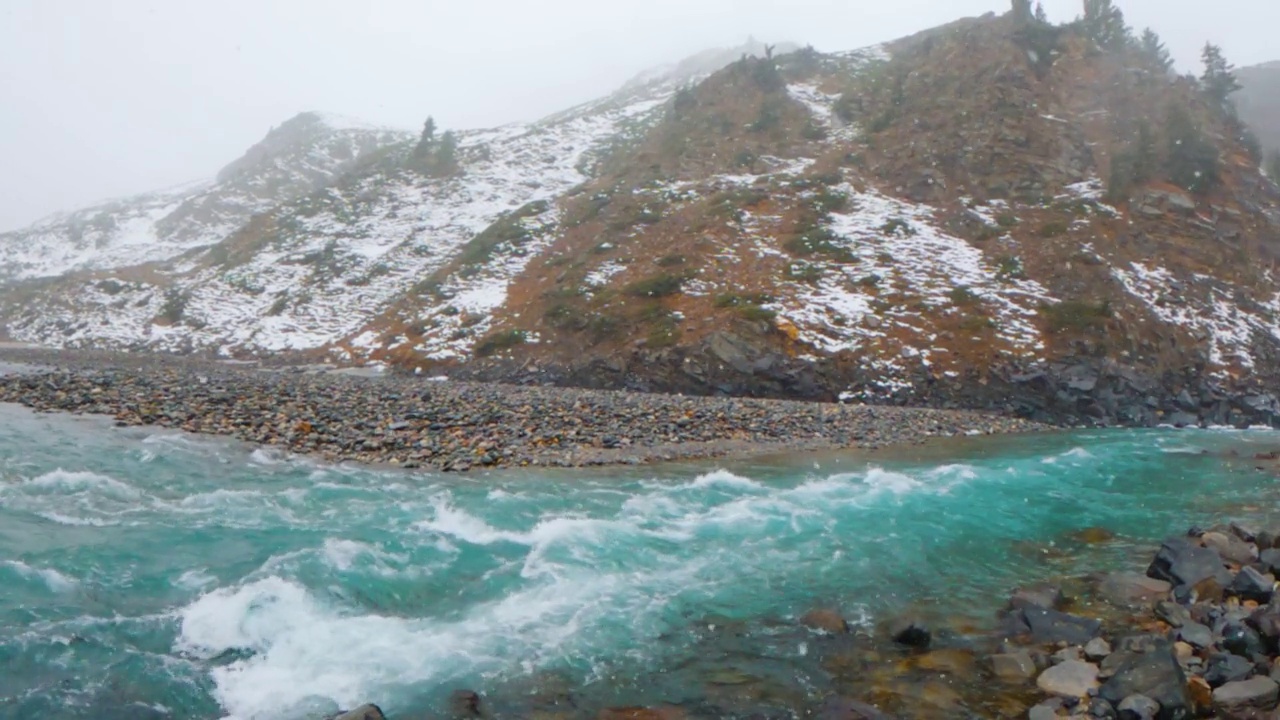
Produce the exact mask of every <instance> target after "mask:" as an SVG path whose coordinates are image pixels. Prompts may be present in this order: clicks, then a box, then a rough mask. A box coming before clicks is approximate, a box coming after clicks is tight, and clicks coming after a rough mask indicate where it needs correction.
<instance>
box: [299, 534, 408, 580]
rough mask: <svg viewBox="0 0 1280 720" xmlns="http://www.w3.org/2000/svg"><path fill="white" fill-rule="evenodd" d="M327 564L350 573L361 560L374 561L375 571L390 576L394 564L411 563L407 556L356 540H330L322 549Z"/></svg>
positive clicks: (321, 552)
mask: <svg viewBox="0 0 1280 720" xmlns="http://www.w3.org/2000/svg"><path fill="white" fill-rule="evenodd" d="M320 554H321V556H322V557H323V558H324V561H325V564H327V565H328V566H329V567H331V568H333V569H334V570H337V571H339V572H348V571H350V570H351V569H352V568H354V567H355V566H356V564H357V561H358V560H360V559H361V558H368V559H369V560H370V561H372V563H373V565H374V569H375V570H377V571H379V573H380V574H390V573H392V572H394V569H393V568H392V567H390V566H391V565H392V564H398V565H404V564H406V563H408V562H409V557H408V556H407V555H401V554H398V553H391V552H387V551H385V550H383V549H381V548H379V547H377V546H374V545H370V544H368V543H363V542H358V541H356V540H342V539H339V538H328V539H326V540H325V541H324V545H322V546H321V548H320Z"/></svg>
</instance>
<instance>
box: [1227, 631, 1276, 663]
mask: <svg viewBox="0 0 1280 720" xmlns="http://www.w3.org/2000/svg"><path fill="white" fill-rule="evenodd" d="M1222 647H1223V649H1225V650H1226V651H1227V652H1229V653H1235V654H1236V655H1239V656H1240V657H1245V658H1249V659H1251V660H1252V659H1254V658H1255V657H1258V656H1260V655H1263V654H1265V653H1266V651H1267V644H1266V642H1265V641H1264V640H1263V638H1262V635H1261V634H1260V633H1258V631H1256V630H1254V629H1253V628H1252V627H1250V626H1249V625H1248V624H1246V623H1244V622H1228V623H1225V624H1223V626H1222Z"/></svg>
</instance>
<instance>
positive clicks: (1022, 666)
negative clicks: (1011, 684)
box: [991, 650, 1036, 681]
mask: <svg viewBox="0 0 1280 720" xmlns="http://www.w3.org/2000/svg"><path fill="white" fill-rule="evenodd" d="M991 672H992V673H994V674H995V676H996V677H997V678H1000V679H1001V680H1014V681H1022V680H1030V679H1031V678H1033V677H1035V674H1036V661H1035V660H1033V659H1032V657H1031V653H1029V652H1027V651H1025V650H1023V651H1019V652H1013V653H1000V654H997V655H992V656H991Z"/></svg>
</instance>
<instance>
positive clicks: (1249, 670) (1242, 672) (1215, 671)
mask: <svg viewBox="0 0 1280 720" xmlns="http://www.w3.org/2000/svg"><path fill="white" fill-rule="evenodd" d="M1250 675H1253V663H1252V662H1250V661H1248V660H1246V659H1244V658H1243V657H1240V656H1239V655H1235V654H1233V653H1218V654H1217V655H1214V656H1213V657H1211V658H1209V664H1208V666H1207V667H1206V668H1205V671H1204V679H1205V682H1207V683H1209V687H1215V688H1216V687H1221V686H1223V685H1226V684H1227V683H1229V682H1238V681H1240V680H1247V679H1249V676H1250Z"/></svg>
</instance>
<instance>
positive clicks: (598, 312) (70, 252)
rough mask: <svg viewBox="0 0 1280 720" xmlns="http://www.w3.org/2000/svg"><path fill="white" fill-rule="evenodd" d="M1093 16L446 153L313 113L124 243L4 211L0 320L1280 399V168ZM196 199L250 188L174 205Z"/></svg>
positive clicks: (739, 385) (612, 375)
mask: <svg viewBox="0 0 1280 720" xmlns="http://www.w3.org/2000/svg"><path fill="white" fill-rule="evenodd" d="M1080 32H1081V29H1080V28H1079V27H1078V26H1066V27H1053V26H1049V25H1042V24H1038V23H1032V24H1027V23H1026V22H1020V21H1019V20H1017V19H1015V18H1013V17H1011V16H1003V17H998V16H995V15H987V16H984V17H982V18H972V19H966V20H962V21H958V22H956V23H952V24H950V25H947V26H944V27H941V28H936V29H933V30H930V31H927V32H923V33H920V34H917V35H914V36H911V37H908V38H904V39H901V40H898V41H895V42H892V43H889V44H887V45H885V46H883V47H876V48H871V49H866V50H861V51H854V52H847V53H834V54H822V53H818V52H815V51H813V50H812V49H804V50H796V51H794V52H790V53H786V54H783V55H781V56H777V52H776V51H775V53H774V54H775V57H772V58H766V57H762V56H761V55H763V54H765V53H763V49H761V52H757V53H750V52H746V51H740V52H732V51H718V52H717V53H711V54H708V55H704V56H701V57H699V58H694V59H691V60H690V61H687V62H685V63H681V64H677V65H676V66H674V67H672V68H669V69H666V70H663V71H660V72H655V73H649V74H646V75H643V76H641V77H639V78H637V79H636V80H634V81H632V82H631V83H628V84H627V85H626V86H624V87H623V88H622V89H621V90H619V91H618V92H617V93H615V94H614V95H612V96H610V97H607V98H603V99H601V100H599V101H596V102H593V103H588V104H586V105H583V106H580V107H577V108H573V109H571V110H567V111H565V112H563V113H560V114H557V115H555V116H552V117H550V118H547V119H544V120H542V121H539V122H535V123H531V124H527V125H513V126H507V127H503V128H497V129H493V130H483V131H464V132H460V133H457V135H456V139H457V147H456V149H454V148H447V147H446V143H445V142H444V141H443V140H438V141H437V143H436V144H435V145H434V146H432V147H430V148H427V149H426V151H419V150H415V147H414V146H415V141H414V139H413V137H412V136H409V135H406V134H397V133H394V132H389V131H381V130H378V129H368V128H351V127H347V126H343V127H342V128H341V129H340V128H338V127H335V126H334V125H333V124H331V123H329V122H327V121H325V120H324V119H322V118H317V117H311V116H306V117H304V119H303V121H302V124H303V125H305V126H306V128H309V129H306V130H304V129H302V128H292V129H290V130H288V131H286V132H284V133H283V134H279V133H281V131H282V130H284V128H281V129H279V130H276V131H273V133H272V135H269V136H268V138H267V139H266V140H264V141H263V143H261V144H260V145H259V146H258V147H257V148H255V149H254V150H251V151H250V152H249V153H248V154H247V155H246V156H245V158H243V159H241V160H240V161H237V163H234V164H233V165H232V166H229V168H228V169H227V170H225V171H224V172H223V173H221V174H220V175H219V179H218V181H217V182H216V183H214V184H213V185H211V186H208V187H205V188H200V189H196V190H189V191H185V192H187V193H189V194H188V195H180V196H173V195H165V196H163V197H161V196H156V197H155V198H142V199H138V200H135V201H131V202H130V203H126V204H125V205H124V206H122V207H128V208H130V209H129V210H128V211H127V212H130V213H134V215H133V216H130V217H134V216H136V217H139V218H141V217H145V218H146V220H141V219H139V220H135V221H134V222H137V223H138V224H140V225H143V224H144V223H151V225H146V227H155V228H157V229H156V230H155V232H156V233H157V236H156V237H157V240H158V241H157V242H155V243H149V244H147V245H146V250H145V251H140V252H139V254H138V256H137V257H136V258H133V259H129V258H127V255H128V253H127V252H126V250H127V248H129V247H136V246H137V243H136V242H134V243H133V244H132V245H131V244H130V241H128V240H127V239H117V238H125V237H126V236H123V235H121V234H119V233H117V234H115V235H103V237H106V238H108V239H107V240H106V242H105V243H104V244H103V245H102V247H101V248H99V246H98V244H97V241H96V240H91V241H87V242H86V241H85V240H83V239H81V240H74V239H73V236H72V235H71V233H72V230H70V229H69V228H70V227H71V225H70V224H69V223H68V221H67V220H66V219H65V218H64V219H58V220H56V221H55V223H61V224H55V225H52V226H48V227H49V228H50V229H47V230H44V231H38V229H37V230H32V231H26V233H25V234H18V235H12V234H11V235H8V236H0V248H3V250H2V251H3V252H4V253H12V255H6V257H32V256H34V257H33V259H30V260H27V261H26V264H20V265H18V267H19V271H18V272H16V273H13V274H12V279H10V280H9V281H8V283H7V285H6V287H5V289H4V290H3V291H0V292H3V293H4V299H5V303H4V305H3V308H4V309H3V310H0V313H3V316H2V319H3V321H4V324H5V326H6V327H7V329H8V330H7V331H8V333H9V335H10V336H11V337H12V338H14V339H19V340H25V341H30V342H37V343H45V344H55V345H63V346H71V347H89V346H93V347H99V346H101V347H114V348H125V349H132V350H159V351H171V352H197V353H207V354H211V355H218V356H225V357H252V356H261V355H265V354H275V353H281V352H293V353H296V354H297V356H298V357H308V358H313V359H327V360H331V361H338V362H343V363H367V362H376V363H384V364H387V365H391V366H394V367H399V368H403V369H406V370H413V371H418V372H429V373H441V372H443V373H449V374H453V375H455V376H458V377H472V378H480V379H496V380H505V381H514V382H537V383H546V382H554V383H564V384H574V385H586V386H596V387H624V388H635V389H648V390H665V391H681V392H692V393H730V394H748V395H768V396H790V397H805V398H819V399H833V398H835V397H837V396H840V397H843V398H847V399H863V400H868V401H875V402H893V403H929V404H939V405H964V406H971V407H989V408H993V409H1000V410H1005V411H1012V412H1018V413H1021V414H1025V415H1030V416H1036V417H1048V418H1053V419H1057V420H1063V421H1072V422H1086V421H1093V422H1108V423H1110V422H1124V423H1134V424H1150V423H1155V422H1194V421H1197V420H1201V419H1203V420H1207V421H1210V422H1234V423H1242V422H1249V421H1252V420H1256V419H1257V418H1259V417H1264V418H1265V417H1274V416H1275V414H1280V402H1278V401H1277V400H1276V398H1274V397H1273V396H1271V395H1269V394H1268V393H1267V392H1266V388H1267V386H1268V383H1274V382H1275V380H1277V379H1280V378H1277V374H1280V373H1278V372H1277V368H1280V365H1277V363H1276V357H1277V351H1278V350H1280V293H1277V288H1276V284H1275V275H1274V272H1275V270H1274V265H1275V262H1276V259H1277V257H1278V256H1280V252H1278V251H1280V243H1278V242H1277V238H1278V237H1280V232H1278V230H1280V212H1278V208H1280V189H1277V187H1276V186H1275V185H1274V184H1273V183H1272V182H1271V181H1269V180H1268V179H1266V178H1265V177H1263V176H1262V175H1261V174H1260V173H1259V171H1258V170H1257V167H1258V161H1257V159H1256V158H1253V157H1250V156H1249V154H1248V148H1247V145H1246V144H1245V143H1243V142H1242V141H1241V139H1240V138H1239V137H1238V135H1239V133H1238V132H1235V131H1234V130H1233V128H1232V124H1231V122H1230V119H1229V118H1227V117H1226V115H1225V114H1224V113H1222V111H1221V110H1220V109H1216V108H1214V107H1213V106H1212V105H1211V104H1210V103H1209V102H1207V101H1206V100H1205V99H1204V98H1203V97H1202V95H1201V93H1200V91H1199V89H1198V88H1197V87H1196V85H1195V83H1193V82H1190V81H1188V80H1186V79H1184V78H1176V77H1170V76H1168V75H1167V74H1166V73H1164V72H1163V71H1160V70H1158V69H1156V68H1155V67H1153V66H1152V65H1151V64H1150V63H1147V62H1146V61H1145V60H1144V59H1143V58H1142V57H1140V56H1139V55H1137V52H1138V51H1136V50H1132V49H1127V50H1124V51H1122V52H1121V53H1120V54H1117V53H1115V52H1104V51H1100V50H1099V49H1098V47H1096V46H1095V45H1094V43H1092V42H1091V41H1090V40H1089V39H1088V38H1086V37H1083V36H1082V35H1081V34H1080ZM713 60H714V62H712V61H713ZM721 63H728V64H727V65H724V66H723V67H719V68H718V69H717V68H714V67H712V66H718V65H720V64H721ZM291 122H297V120H295V121H291ZM313 132H314V134H312V133H313ZM358 143H364V144H360V145H359V146H358V147H357V146H356V145H357V144H358ZM317 144H318V145H317ZM335 144H336V145H335ZM317 147H320V148H323V149H320V150H317V149H316V148H317ZM336 147H343V148H347V149H346V150H343V151H341V152H338V151H337V150H336V149H335V148H336ZM317 155H318V156H319V157H318V158H317V157H316V156H317ZM263 177H266V178H267V179H259V178H263ZM277 178H288V179H287V180H286V179H279V180H277ZM272 182H275V183H277V184H276V185H274V186H272V187H271V189H266V188H267V187H268V184H269V183H272ZM257 189H262V192H261V193H259V194H255V191H256V190H257ZM209 193H215V195H212V196H211V195H209ZM176 197H181V201H180V202H179V201H178V200H177V199H175V198H176ZM207 197H217V198H219V200H218V201H217V202H214V201H213V200H209V201H208V203H209V204H210V205H212V206H215V207H218V208H230V207H239V208H244V212H243V214H241V215H233V214H232V213H231V212H230V211H225V210H224V211H223V213H222V214H221V215H218V216H217V218H218V223H221V224H216V226H215V223H214V222H213V221H207V222H205V223H204V224H203V225H197V224H193V223H195V220H194V219H188V218H194V217H195V215H193V214H192V213H186V214H180V215H179V220H182V221H183V222H185V223H187V224H185V225H184V224H183V222H179V221H178V220H174V221H173V222H172V223H170V222H168V219H169V217H170V216H171V215H170V214H168V213H173V212H175V211H174V210H171V209H170V208H169V205H164V204H163V203H164V202H168V203H170V204H175V203H176V205H177V207H178V208H181V207H186V206H187V205H188V204H191V203H194V202H196V201H195V199H196V198H207ZM205 206H206V205H201V207H205ZM146 208H151V210H146V213H148V214H145V215H143V214H142V213H143V209H146ZM250 208H252V209H250ZM99 212H101V211H99ZM115 212H117V213H118V214H121V216H122V217H123V216H124V215H123V213H125V212H126V210H123V209H121V210H117V211H115ZM93 216H94V215H93V213H92V212H90V211H86V212H85V213H76V214H73V215H72V216H70V217H72V218H82V219H83V218H86V217H93ZM160 217H163V218H164V219H165V222H162V221H161V220H160V219H158V218H160ZM202 217H203V216H202ZM176 226H181V227H183V228H197V227H198V228H200V230H198V231H197V230H191V231H190V233H189V234H180V233H177V231H170V230H169V228H171V227H176ZM232 228H233V229H232ZM38 232H42V233H43V234H36V233H38ZM161 232H167V233H169V234H166V235H164V236H163V237H161V236H160V235H159V233H161ZM94 237H95V238H96V237H98V236H94ZM32 238H38V241H37V240H33V239H32ZM37 246H40V247H43V248H45V249H44V250H41V251H40V253H39V254H36V253H34V251H33V250H31V248H34V247H37ZM68 247H69V248H71V249H66V250H64V248H68ZM58 251H62V252H63V254H62V255H57V252H58ZM22 253H26V255H23V254H22ZM55 256H56V257H58V258H59V260H58V262H57V263H54V262H52V261H44V260H42V258H45V257H55ZM41 262H43V263H44V264H43V265H42V264H41ZM55 271H56V274H55ZM49 276H52V277H49Z"/></svg>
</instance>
